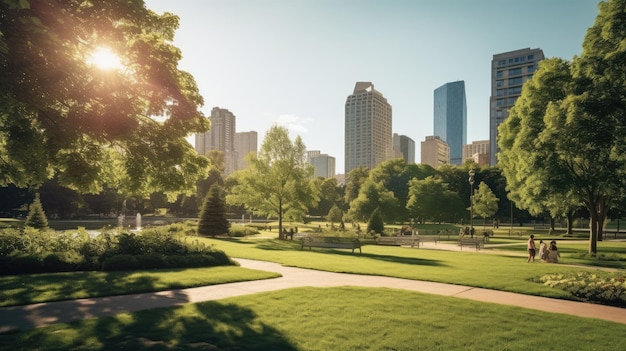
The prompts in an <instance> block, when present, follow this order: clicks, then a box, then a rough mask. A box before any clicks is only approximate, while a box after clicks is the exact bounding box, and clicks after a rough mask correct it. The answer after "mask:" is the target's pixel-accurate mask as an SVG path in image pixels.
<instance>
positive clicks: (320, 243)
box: [300, 235, 361, 253]
mask: <svg viewBox="0 0 626 351" xmlns="http://www.w3.org/2000/svg"><path fill="white" fill-rule="evenodd" d="M300 241H301V242H302V247H301V248H300V250H304V248H305V247H308V248H309V250H311V248H312V247H324V248H332V249H352V253H354V249H359V253H361V242H360V241H359V239H356V238H342V237H330V236H312V235H307V236H303V237H302V238H301V239H300Z"/></svg>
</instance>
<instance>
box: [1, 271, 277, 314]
mask: <svg viewBox="0 0 626 351" xmlns="http://www.w3.org/2000/svg"><path fill="white" fill-rule="evenodd" d="M277 276H280V274H277V273H273V272H264V271H258V270H253V269H246V268H241V267H239V266H222V267H209V268H189V269H173V270H151V271H134V272H67V273H50V274H30V275H17V276H4V277H0V306H11V305H24V304H31V303H38V302H47V301H59V300H74V299H80V298H87V297H97V296H112V295H124V294H133V293H142V292H152V291H162V290H170V289H180V288H188V287H196V286H205V285H215V284H224V283H232V282H239V281H248V280H258V279H269V278H274V277H277Z"/></svg>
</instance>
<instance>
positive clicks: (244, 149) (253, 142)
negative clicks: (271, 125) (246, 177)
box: [235, 131, 258, 170]
mask: <svg viewBox="0 0 626 351" xmlns="http://www.w3.org/2000/svg"><path fill="white" fill-rule="evenodd" d="M257 140H258V135H257V132H255V131H250V132H240V133H235V150H237V164H236V166H235V169H236V170H241V169H245V168H247V167H248V162H246V160H245V158H246V156H248V154H249V153H251V152H252V153H254V154H255V155H256V152H257Z"/></svg>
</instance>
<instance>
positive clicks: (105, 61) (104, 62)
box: [88, 47, 122, 70]
mask: <svg viewBox="0 0 626 351" xmlns="http://www.w3.org/2000/svg"><path fill="white" fill-rule="evenodd" d="M88 62H89V64H92V65H94V66H96V67H98V68H100V69H102V70H115V69H121V68H122V61H121V60H120V57H119V56H117V54H116V53H114V52H113V51H112V50H111V49H109V48H107V47H99V48H97V49H96V50H94V52H93V53H92V54H91V57H90V58H89V61H88Z"/></svg>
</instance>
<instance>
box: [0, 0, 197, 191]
mask: <svg viewBox="0 0 626 351" xmlns="http://www.w3.org/2000/svg"><path fill="white" fill-rule="evenodd" d="M177 27H178V18H177V17H176V16H174V15H172V14H169V13H165V14H163V15H157V14H156V13H154V12H152V11H150V10H148V9H147V8H146V7H145V4H144V2H143V1H142V0H124V1H121V0H113V1H86V0H68V1H61V2H59V1H29V0H20V1H16V0H2V1H0V185H6V184H15V185H16V186H20V187H28V186H35V187H36V186H39V185H40V184H42V183H43V182H44V181H45V180H47V179H50V178H53V177H56V178H57V179H58V182H59V183H60V184H61V185H63V186H67V187H69V188H72V189H76V190H80V191H82V192H93V193H95V192H98V191H100V190H101V189H102V188H103V187H104V186H105V185H108V186H109V187H111V188H116V189H127V190H128V191H129V192H132V193H135V194H137V193H142V194H144V195H145V194H148V193H149V192H150V191H151V190H161V191H164V192H165V193H167V194H172V193H177V192H184V191H187V192H189V191H192V190H193V188H194V187H195V182H196V180H197V179H200V178H202V177H205V176H206V171H207V165H208V164H207V160H206V159H205V158H204V157H201V156H199V155H197V154H196V153H195V152H194V150H193V148H192V147H191V145H190V144H189V143H188V142H187V141H186V137H187V135H189V134H190V133H193V132H201V131H206V130H207V129H208V120H207V119H206V118H204V116H203V114H202V113H201V112H199V110H198V109H199V107H200V106H201V105H202V104H203V99H202V97H201V96H200V94H199V92H198V88H197V86H196V83H195V81H194V79H193V77H192V76H191V75H190V74H189V73H187V72H184V71H181V70H179V69H178V61H179V60H180V59H181V57H182V56H181V52H180V50H179V49H177V48H176V47H174V46H173V45H172V44H171V42H172V41H173V38H174V32H175V30H176V29H177ZM97 51H101V52H102V51H104V52H109V54H110V55H113V56H116V57H117V59H118V60H119V64H118V65H117V66H110V67H104V66H99V65H97V64H96V60H95V59H94V58H93V55H94V53H95V52H97ZM155 116H160V118H156V117H155Z"/></svg>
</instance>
